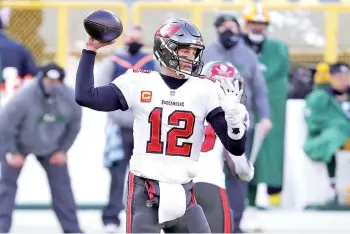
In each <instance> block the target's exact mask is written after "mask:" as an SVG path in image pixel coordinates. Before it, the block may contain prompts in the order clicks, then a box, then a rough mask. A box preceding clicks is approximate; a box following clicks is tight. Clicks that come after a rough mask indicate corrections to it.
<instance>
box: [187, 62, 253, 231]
mask: <svg viewBox="0 0 350 234" xmlns="http://www.w3.org/2000/svg"><path fill="white" fill-rule="evenodd" d="M202 74H203V75H204V76H206V77H207V78H208V79H211V80H212V81H213V82H215V83H219V82H220V81H221V80H225V79H231V80H232V81H233V82H237V81H238V83H239V88H240V90H244V81H243V78H242V77H241V75H240V73H239V72H238V70H237V69H236V67H234V66H233V65H232V64H231V63H229V62H220V61H213V62H209V63H207V64H206V65H205V66H204V68H203V72H202ZM220 96H221V97H222V99H223V100H225V96H224V91H222V92H221V94H220ZM243 98H244V97H242V98H241V100H238V101H240V102H242V99H243ZM240 108H242V110H241V111H239V112H240V114H241V119H243V120H244V122H243V123H244V125H245V126H246V128H248V127H249V116H248V113H247V112H245V111H244V110H245V109H244V108H243V105H240ZM223 152H224V146H223V145H222V143H221V142H220V140H219V138H218V137H217V136H216V134H215V131H214V129H213V128H212V126H211V125H210V124H207V126H206V128H205V138H204V142H203V144H202V148H201V153H200V157H199V165H200V166H199V169H198V174H197V176H196V177H195V178H194V180H193V181H194V182H195V183H196V184H195V186H194V193H195V198H196V201H197V203H198V205H200V206H201V207H202V209H203V211H204V214H205V216H206V218H207V221H208V223H209V226H210V230H211V231H212V232H213V233H232V232H233V223H232V222H233V218H232V215H231V208H230V204H229V199H228V196H227V194H226V188H225V187H226V186H225V173H224V171H223V170H224V160H225V156H226V160H227V161H228V165H229V167H230V169H231V172H232V173H233V176H238V178H240V179H241V180H244V181H250V180H251V179H252V178H253V176H254V168H253V166H252V165H250V163H249V162H248V160H247V158H246V157H245V155H242V156H241V157H236V156H233V155H232V154H231V153H225V156H224V154H223ZM209 172H210V173H209Z"/></svg>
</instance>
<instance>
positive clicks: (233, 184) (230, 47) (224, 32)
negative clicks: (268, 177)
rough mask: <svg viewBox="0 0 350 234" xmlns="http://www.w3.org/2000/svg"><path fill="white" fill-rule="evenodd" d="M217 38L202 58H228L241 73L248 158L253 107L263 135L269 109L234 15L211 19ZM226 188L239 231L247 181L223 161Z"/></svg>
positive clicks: (251, 54) (255, 64) (263, 86)
mask: <svg viewBox="0 0 350 234" xmlns="http://www.w3.org/2000/svg"><path fill="white" fill-rule="evenodd" d="M214 26H215V29H216V32H217V39H216V40H215V41H214V42H213V43H211V44H210V45H209V46H208V47H207V49H206V50H205V51H204V55H203V61H204V62H205V63H209V62H211V61H216V60H217V61H228V62H230V63H232V64H233V65H234V66H235V67H236V68H237V69H238V70H239V72H240V73H241V75H242V77H243V78H244V80H245V82H246V100H245V105H246V107H247V110H248V112H249V116H250V119H251V125H250V127H249V129H248V131H247V145H246V155H247V157H249V155H250V148H251V145H252V141H253V136H254V125H255V123H256V120H257V119H256V118H254V117H255V115H254V110H255V109H256V110H257V114H258V117H259V118H260V121H259V123H260V124H261V126H262V130H263V131H264V134H267V133H268V132H269V130H270V129H271V127H272V125H271V121H270V110H269V103H268V99H267V89H266V83H265V79H264V77H263V74H262V71H261V70H260V69H259V62H258V57H257V55H256V54H255V53H254V52H253V51H252V50H251V49H250V48H249V47H248V46H247V45H245V43H244V41H243V39H242V37H241V28H240V25H239V23H238V20H237V18H236V17H235V16H233V15H230V14H222V15H219V16H218V17H217V18H216V20H215V21H214ZM225 167H226V185H227V186H226V188H227V193H228V196H229V200H230V205H231V208H232V209H233V216H234V232H241V231H242V230H241V229H240V222H241V219H242V215H243V211H244V204H245V198H246V196H247V190H248V185H247V182H244V181H241V180H239V179H238V178H235V177H233V176H232V175H231V173H230V170H229V167H228V165H227V163H226V165H225Z"/></svg>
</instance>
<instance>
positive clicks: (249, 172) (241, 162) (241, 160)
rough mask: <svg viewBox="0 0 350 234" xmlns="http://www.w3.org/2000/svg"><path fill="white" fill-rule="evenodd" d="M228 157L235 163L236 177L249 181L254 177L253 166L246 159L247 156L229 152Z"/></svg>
mask: <svg viewBox="0 0 350 234" xmlns="http://www.w3.org/2000/svg"><path fill="white" fill-rule="evenodd" d="M229 156H230V158H231V159H232V161H233V162H234V165H235V173H236V175H237V177H238V178H239V179H241V180H243V181H247V182H249V181H251V180H252V179H253V177H254V170H255V169H254V166H253V165H252V164H251V163H250V162H249V161H248V159H247V157H246V156H245V155H244V154H243V155H242V156H234V155H232V154H229Z"/></svg>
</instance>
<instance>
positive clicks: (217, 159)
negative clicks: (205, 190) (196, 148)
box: [193, 125, 226, 189]
mask: <svg viewBox="0 0 350 234" xmlns="http://www.w3.org/2000/svg"><path fill="white" fill-rule="evenodd" d="M224 150H225V149H224V146H223V145H222V143H221V141H220V139H219V137H218V136H217V135H216V134H215V132H214V129H213V128H212V127H211V126H210V125H207V126H206V128H205V138H204V141H203V145H202V150H201V153H200V157H199V167H198V173H197V176H196V177H195V178H194V179H193V182H195V183H198V182H204V183H208V184H213V185H216V186H218V187H220V188H223V189H225V188H226V186H225V173H224V156H223V152H224Z"/></svg>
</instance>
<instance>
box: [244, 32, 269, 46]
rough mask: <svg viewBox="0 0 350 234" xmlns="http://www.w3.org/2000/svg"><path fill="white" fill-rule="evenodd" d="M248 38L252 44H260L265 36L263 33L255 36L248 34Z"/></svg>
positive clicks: (254, 34)
mask: <svg viewBox="0 0 350 234" xmlns="http://www.w3.org/2000/svg"><path fill="white" fill-rule="evenodd" d="M248 38H249V40H250V41H251V42H253V43H256V44H261V43H262V42H263V41H264V40H265V34H264V33H262V34H260V33H259V34H257V33H253V32H249V33H248Z"/></svg>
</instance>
